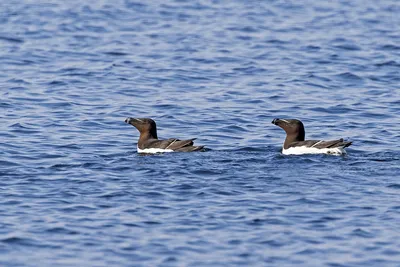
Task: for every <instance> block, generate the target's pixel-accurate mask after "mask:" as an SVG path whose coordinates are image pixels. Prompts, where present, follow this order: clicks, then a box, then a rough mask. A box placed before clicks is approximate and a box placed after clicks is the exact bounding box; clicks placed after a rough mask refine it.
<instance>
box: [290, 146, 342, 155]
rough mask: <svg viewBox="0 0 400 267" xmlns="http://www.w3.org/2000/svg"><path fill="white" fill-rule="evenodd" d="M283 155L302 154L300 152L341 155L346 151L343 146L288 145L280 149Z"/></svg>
mask: <svg viewBox="0 0 400 267" xmlns="http://www.w3.org/2000/svg"><path fill="white" fill-rule="evenodd" d="M282 154H284V155H302V154H330V155H343V154H346V151H345V150H344V148H343V147H335V148H315V147H306V146H297V147H289V148H288V149H282Z"/></svg>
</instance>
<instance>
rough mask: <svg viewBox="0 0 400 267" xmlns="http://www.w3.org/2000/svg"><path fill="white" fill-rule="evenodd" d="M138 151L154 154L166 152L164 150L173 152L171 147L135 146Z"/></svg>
mask: <svg viewBox="0 0 400 267" xmlns="http://www.w3.org/2000/svg"><path fill="white" fill-rule="evenodd" d="M137 152H138V153H146V154H156V153H166V152H174V151H173V150H172V149H162V148H145V149H140V148H139V147H137Z"/></svg>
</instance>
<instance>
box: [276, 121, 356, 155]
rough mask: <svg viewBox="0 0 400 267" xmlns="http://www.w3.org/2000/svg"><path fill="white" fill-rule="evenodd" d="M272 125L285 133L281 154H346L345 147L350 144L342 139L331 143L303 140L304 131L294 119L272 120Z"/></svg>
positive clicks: (300, 124)
mask: <svg viewBox="0 0 400 267" xmlns="http://www.w3.org/2000/svg"><path fill="white" fill-rule="evenodd" d="M272 124H275V125H277V126H279V127H281V128H282V129H283V130H285V132H286V139H285V142H284V143H283V149H282V154H285V155H301V154H335V155H342V154H346V151H345V150H344V148H345V147H348V146H350V145H351V143H352V142H348V141H343V138H341V139H337V140H331V141H323V140H304V137H305V131H304V125H303V123H302V122H301V121H299V120H296V119H287V120H285V119H274V120H273V121H272Z"/></svg>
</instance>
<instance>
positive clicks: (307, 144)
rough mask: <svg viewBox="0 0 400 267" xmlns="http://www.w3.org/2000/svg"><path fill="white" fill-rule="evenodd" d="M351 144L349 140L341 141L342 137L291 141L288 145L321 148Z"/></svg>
mask: <svg viewBox="0 0 400 267" xmlns="http://www.w3.org/2000/svg"><path fill="white" fill-rule="evenodd" d="M350 145H351V142H348V141H343V138H341V139H337V140H331V141H323V140H306V141H299V142H293V143H291V144H290V145H289V147H300V146H305V147H315V148H318V149H322V148H335V147H342V148H344V147H348V146H350Z"/></svg>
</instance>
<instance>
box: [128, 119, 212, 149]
mask: <svg viewBox="0 0 400 267" xmlns="http://www.w3.org/2000/svg"><path fill="white" fill-rule="evenodd" d="M125 122H126V123H128V124H130V125H132V126H134V127H135V128H136V129H138V131H139V132H140V137H139V141H138V144H137V152H138V153H163V152H192V151H199V150H202V149H203V148H204V146H194V145H193V140H195V139H196V138H193V139H189V140H179V139H176V138H170V139H166V140H159V139H158V137H157V126H156V122H155V121H154V120H152V119H149V118H141V119H139V118H127V119H126V120H125Z"/></svg>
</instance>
